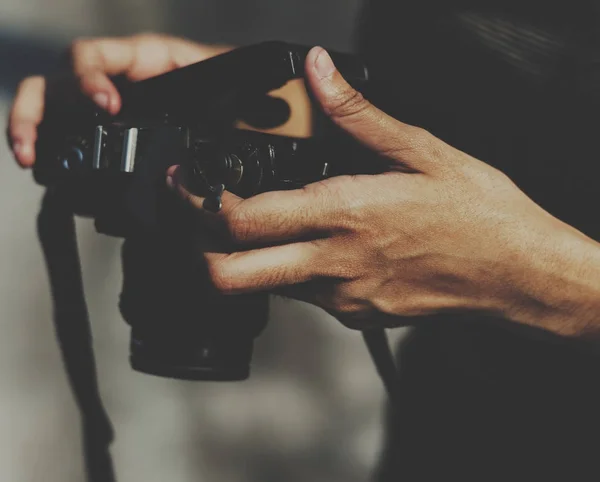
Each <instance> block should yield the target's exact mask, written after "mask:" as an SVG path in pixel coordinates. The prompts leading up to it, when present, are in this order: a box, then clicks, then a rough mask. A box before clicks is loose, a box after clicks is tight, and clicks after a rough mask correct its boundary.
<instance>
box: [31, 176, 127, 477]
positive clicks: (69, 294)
mask: <svg viewBox="0 0 600 482" xmlns="http://www.w3.org/2000/svg"><path fill="white" fill-rule="evenodd" d="M37 228H38V236H39V240H40V243H41V247H42V250H43V252H44V257H45V261H46V267H47V270H48V276H49V281H50V287H51V292H52V302H53V311H54V313H53V321H54V327H55V330H56V337H57V340H58V344H59V347H60V351H61V354H62V358H63V362H64V365H65V369H66V372H67V377H68V379H69V383H70V385H71V388H72V390H73V395H74V397H75V401H76V403H77V406H78V408H79V410H80V413H81V419H82V431H83V442H84V454H85V460H86V466H87V472H88V480H89V482H114V481H115V475H114V468H113V463H112V459H111V456H110V452H109V446H110V444H111V442H112V440H113V438H114V435H113V428H112V425H111V422H110V419H109V418H108V415H107V413H106V410H105V409H104V406H103V405H102V400H101V398H100V393H99V389H98V381H97V376H96V363H95V359H94V352H93V347H92V331H91V326H90V321H89V316H88V310H87V306H86V302H85V295H84V291H83V280H82V276H81V267H80V262H79V253H78V249H77V237H76V230H75V220H74V215H73V212H72V211H71V210H70V208H69V203H68V202H67V199H66V196H65V195H64V193H63V192H61V190H60V189H58V188H49V189H47V190H46V193H45V195H44V198H43V200H42V207H41V210H40V213H39V216H38V223H37Z"/></svg>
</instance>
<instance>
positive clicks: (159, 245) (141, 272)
mask: <svg viewBox="0 0 600 482" xmlns="http://www.w3.org/2000/svg"><path fill="white" fill-rule="evenodd" d="M172 234H173V233H172V232H171V231H169V233H168V235H167V233H165V235H166V236H165V237H163V238H158V237H154V238H147V237H145V238H128V239H126V241H125V243H124V245H123V289H122V292H121V299H120V310H121V314H122V315H123V318H124V319H125V320H126V321H127V323H128V324H129V325H130V326H131V343H130V363H131V366H132V368H133V369H134V370H137V371H139V372H143V373H148V374H152V375H158V376H162V377H169V378H177V379H183V380H222V381H235V380H244V379H246V378H248V376H249V374H250V364H251V359H252V349H253V344H254V339H255V338H256V337H257V336H258V335H259V334H260V333H261V331H262V330H263V329H264V327H265V326H266V323H267V317H268V307H269V305H268V296H267V295H266V294H252V295H235V296H227V295H222V294H219V293H218V292H216V291H215V290H214V288H211V286H210V282H209V280H208V276H207V275H206V272H205V270H204V269H203V268H202V266H199V264H200V263H199V262H198V263H194V262H193V257H192V255H191V249H190V243H191V237H188V236H183V237H181V238H173V237H171V235H172Z"/></svg>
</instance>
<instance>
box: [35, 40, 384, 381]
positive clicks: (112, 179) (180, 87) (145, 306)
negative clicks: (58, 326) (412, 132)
mask: <svg viewBox="0 0 600 482" xmlns="http://www.w3.org/2000/svg"><path fill="white" fill-rule="evenodd" d="M308 50H309V49H308V48H306V47H301V46H296V45H290V44H286V43H282V42H266V43H262V44H257V45H253V46H249V47H244V48H240V49H237V50H234V51H231V52H228V53H225V54H223V55H220V56H217V57H214V58H212V59H208V60H206V61H203V62H199V63H197V64H193V65H190V66H188V67H185V68H181V69H178V70H175V71H173V72H169V73H167V74H164V75H161V76H158V77H155V78H151V79H148V80H145V81H141V82H136V83H131V82H125V81H122V80H121V79H115V81H116V83H117V86H118V88H119V91H120V93H121V96H122V100H123V107H122V109H121V111H120V113H119V114H118V115H117V116H114V117H113V116H109V115H108V114H107V113H105V112H103V111H101V110H99V109H98V108H97V107H96V106H95V105H94V104H93V103H92V102H91V101H90V100H88V99H85V98H84V97H83V96H80V97H74V99H73V100H72V101H70V102H66V103H65V101H64V100H61V103H60V104H59V103H56V104H53V102H56V101H55V100H54V99H53V98H51V97H48V99H47V110H46V115H45V118H44V121H43V122H42V124H41V126H40V130H39V138H38V142H37V146H36V149H37V152H38V161H37V162H36V166H35V168H34V176H35V179H36V181H37V182H38V183H40V184H42V185H44V186H47V187H49V188H52V189H54V190H60V191H61V192H62V193H63V195H64V197H65V199H67V200H68V204H69V206H70V209H72V211H73V212H74V213H76V214H80V215H86V216H91V217H93V218H94V220H95V225H96V229H97V230H98V231H99V232H101V233H104V234H108V235H111V236H117V237H122V238H125V243H124V246H123V274H124V281H123V290H122V294H121V300H120V309H121V313H122V315H123V317H124V318H125V320H126V321H127V322H128V323H129V324H130V325H131V327H132V336H131V345H130V347H131V350H130V355H131V356H130V361H131V365H132V367H133V368H134V369H135V370H138V371H141V372H145V373H150V374H154V375H159V376H166V377H172V378H179V379H187V380H242V379H245V378H247V377H248V376H249V371H250V362H251V357H252V345H253V340H254V338H255V337H256V336H258V334H259V333H260V332H261V331H262V329H263V328H264V326H265V325H266V321H267V315H268V295H267V294H254V295H240V296H237V295H236V296H224V295H220V294H218V293H217V292H216V291H215V290H214V289H213V287H212V286H211V285H210V283H209V281H208V276H207V273H206V271H205V267H204V266H203V263H202V261H201V259H200V257H198V256H197V250H198V247H197V237H196V234H197V233H196V228H195V224H194V220H193V216H191V213H189V212H187V211H186V210H185V209H184V208H183V207H182V206H181V205H180V204H178V203H177V202H176V201H175V200H174V199H173V197H172V195H171V194H170V193H168V192H167V190H166V188H165V172H166V170H167V168H168V167H169V166H171V165H173V164H180V165H181V166H182V168H184V169H186V170H187V171H188V174H189V177H190V179H192V181H193V188H194V189H196V190H197V191H198V193H199V194H202V195H205V196H207V203H208V204H209V205H210V206H208V207H212V208H213V209H219V208H220V197H219V195H220V193H221V192H222V190H223V189H227V190H229V191H231V192H233V193H235V194H237V195H239V196H241V197H249V196H252V195H255V194H258V193H260V192H265V191H271V190H281V189H293V188H297V187H301V186H303V185H306V184H308V183H311V182H315V181H318V180H321V179H325V178H327V177H330V176H335V175H340V174H346V173H358V172H364V173H368V172H369V170H371V169H373V166H371V167H370V168H368V169H365V168H366V167H367V166H361V167H358V168H357V166H355V165H352V164H351V163H349V162H348V158H346V159H345V160H344V164H343V165H336V163H335V160H336V159H342V158H343V157H344V156H341V155H340V152H339V151H340V149H341V147H340V144H339V142H337V141H334V140H332V139H314V138H313V139H296V138H290V137H283V136H274V135H268V134H264V133H260V132H254V131H248V130H240V129H235V128H234V127H233V125H234V123H233V121H234V120H235V119H236V118H237V117H238V115H237V114H238V106H239V104H240V102H241V99H247V98H248V97H249V96H250V97H252V96H254V97H259V96H264V95H265V94H266V93H267V92H269V91H271V90H273V89H276V88H278V87H281V86H283V85H284V84H285V83H286V82H287V81H289V80H291V79H295V78H302V77H303V71H304V61H305V57H306V54H307V52H308ZM331 56H332V58H333V60H334V62H335V63H336V65H337V67H338V69H339V70H340V71H341V72H342V74H343V75H344V77H345V78H346V79H347V80H348V81H349V82H350V83H351V84H352V85H354V86H355V87H357V88H361V87H362V86H363V85H364V84H365V83H366V82H367V80H368V74H367V69H366V67H365V66H364V64H363V63H362V62H361V61H360V60H359V59H358V58H356V57H354V56H351V55H347V54H336V53H332V54H331ZM334 152H335V153H336V155H332V154H333V153H334Z"/></svg>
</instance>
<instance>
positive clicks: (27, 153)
mask: <svg viewBox="0 0 600 482" xmlns="http://www.w3.org/2000/svg"><path fill="white" fill-rule="evenodd" d="M19 155H20V156H22V157H25V158H29V157H31V156H32V155H33V146H32V145H31V144H19Z"/></svg>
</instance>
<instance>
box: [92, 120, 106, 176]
mask: <svg viewBox="0 0 600 482" xmlns="http://www.w3.org/2000/svg"><path fill="white" fill-rule="evenodd" d="M104 134H106V133H105V132H104V127H102V126H96V132H95V134H94V153H93V157H92V168H93V169H100V168H101V167H103V166H102V165H101V164H102V146H103V143H104Z"/></svg>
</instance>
